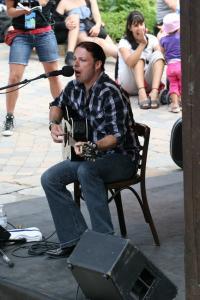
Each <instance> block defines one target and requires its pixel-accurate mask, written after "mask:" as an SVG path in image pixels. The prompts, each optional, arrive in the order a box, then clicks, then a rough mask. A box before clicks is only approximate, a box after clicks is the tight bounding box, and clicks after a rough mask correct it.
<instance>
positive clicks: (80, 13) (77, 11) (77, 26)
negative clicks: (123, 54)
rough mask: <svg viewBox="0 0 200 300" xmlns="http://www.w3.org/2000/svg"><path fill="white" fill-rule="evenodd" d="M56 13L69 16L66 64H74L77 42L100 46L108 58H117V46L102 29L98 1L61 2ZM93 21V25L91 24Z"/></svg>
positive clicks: (77, 0) (65, 0)
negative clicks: (90, 42)
mask: <svg viewBox="0 0 200 300" xmlns="http://www.w3.org/2000/svg"><path fill="white" fill-rule="evenodd" d="M56 13H57V14H59V15H64V16H67V18H66V21H65V24H66V27H67V29H68V30H69V31H68V45H67V49H68V50H67V54H66V58H65V63H66V64H67V65H72V64H73V52H74V48H75V46H76V44H77V42H82V41H92V42H95V43H97V44H99V45H100V46H101V47H102V48H103V50H104V52H105V54H106V56H113V57H117V46H116V45H115V44H114V42H113V41H112V39H111V38H110V37H109V36H108V35H107V34H106V32H105V29H104V28H103V27H102V21H101V15H100V12H99V8H98V4H97V1H96V0H73V1H72V0H61V1H60V2H59V3H58V6H57V8H56ZM91 20H92V21H93V23H91Z"/></svg>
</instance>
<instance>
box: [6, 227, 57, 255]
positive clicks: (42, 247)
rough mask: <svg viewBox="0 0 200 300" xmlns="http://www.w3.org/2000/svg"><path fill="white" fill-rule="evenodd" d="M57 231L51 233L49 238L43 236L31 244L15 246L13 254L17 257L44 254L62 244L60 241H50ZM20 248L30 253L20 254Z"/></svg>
mask: <svg viewBox="0 0 200 300" xmlns="http://www.w3.org/2000/svg"><path fill="white" fill-rule="evenodd" d="M55 233H56V231H54V232H53V233H51V234H50V235H49V236H48V237H47V238H45V237H43V240H42V241H40V242H32V244H31V245H24V246H19V247H17V248H14V249H13V250H12V252H11V254H12V255H13V256H15V257H20V258H29V257H31V256H40V255H44V254H45V253H46V251H48V250H53V249H56V248H58V247H59V245H60V244H59V243H56V242H51V241H48V240H49V239H50V238H51V237H52V236H53V235H54V234H55ZM20 250H21V251H23V250H24V251H26V252H27V253H28V254H27V255H22V254H18V252H19V251H20Z"/></svg>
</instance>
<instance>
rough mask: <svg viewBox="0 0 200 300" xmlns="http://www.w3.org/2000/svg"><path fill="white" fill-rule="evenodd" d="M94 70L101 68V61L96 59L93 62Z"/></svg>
mask: <svg viewBox="0 0 200 300" xmlns="http://www.w3.org/2000/svg"><path fill="white" fill-rule="evenodd" d="M95 67H96V70H100V69H101V68H102V61H101V60H97V61H96V63H95Z"/></svg>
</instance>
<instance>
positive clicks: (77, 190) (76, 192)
mask: <svg viewBox="0 0 200 300" xmlns="http://www.w3.org/2000/svg"><path fill="white" fill-rule="evenodd" d="M80 200H81V190H80V185H79V182H74V201H75V203H76V204H77V205H78V207H80V206H81V201H80Z"/></svg>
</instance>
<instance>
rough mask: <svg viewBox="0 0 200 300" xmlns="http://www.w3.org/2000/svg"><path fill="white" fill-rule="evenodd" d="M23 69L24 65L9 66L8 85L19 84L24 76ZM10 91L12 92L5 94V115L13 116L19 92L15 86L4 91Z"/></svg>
mask: <svg viewBox="0 0 200 300" xmlns="http://www.w3.org/2000/svg"><path fill="white" fill-rule="evenodd" d="M25 67H26V66H25V65H19V64H10V65H9V69H10V70H9V79H8V84H14V83H17V82H20V81H21V79H22V76H23V74H24V70H25ZM10 91H13V92H11V93H7V94H6V110H7V113H11V114H13V113H14V110H15V105H16V102H17V98H18V95H19V90H18V89H17V86H15V87H13V88H9V89H7V90H6V92H10Z"/></svg>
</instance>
